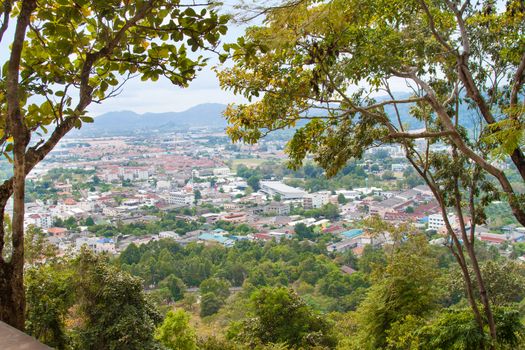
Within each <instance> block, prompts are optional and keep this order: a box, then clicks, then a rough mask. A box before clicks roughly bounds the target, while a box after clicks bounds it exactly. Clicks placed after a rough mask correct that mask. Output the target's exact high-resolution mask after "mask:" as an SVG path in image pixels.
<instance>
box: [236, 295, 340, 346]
mask: <svg viewBox="0 0 525 350" xmlns="http://www.w3.org/2000/svg"><path fill="white" fill-rule="evenodd" d="M251 300H252V308H253V314H254V318H253V319H248V320H245V321H244V322H242V323H241V325H240V330H239V331H238V332H237V334H235V335H234V336H235V337H236V338H238V339H240V340H243V341H244V342H246V343H248V344H250V345H252V346H253V345H256V344H257V343H258V342H260V343H262V344H269V343H286V344H288V345H289V346H290V347H291V348H293V349H304V348H315V347H316V346H318V347H328V348H333V347H334V346H335V343H336V339H335V338H334V335H333V334H332V333H331V329H330V325H329V323H328V322H327V321H326V320H324V319H323V318H322V317H321V316H319V315H317V314H316V313H315V312H314V311H312V310H311V308H310V307H309V306H307V305H306V304H305V303H304V301H303V300H302V299H301V298H300V297H299V296H298V295H297V294H296V293H295V292H294V291H293V290H291V289H287V288H283V287H280V288H271V287H268V288H263V289H261V290H259V291H256V292H255V293H254V294H253V296H252V298H251ZM234 333H235V332H234Z"/></svg>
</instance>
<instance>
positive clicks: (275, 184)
mask: <svg viewBox="0 0 525 350" xmlns="http://www.w3.org/2000/svg"><path fill="white" fill-rule="evenodd" d="M260 184H261V191H262V192H264V193H266V194H268V195H270V196H274V195H276V194H278V195H280V196H281V199H282V200H287V199H302V198H303V197H304V196H305V195H306V192H305V191H303V190H301V189H299V188H295V187H292V186H288V185H286V184H284V183H282V182H281V181H261V183H260Z"/></svg>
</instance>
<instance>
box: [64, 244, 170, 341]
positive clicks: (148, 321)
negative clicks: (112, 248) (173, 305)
mask: <svg viewBox="0 0 525 350" xmlns="http://www.w3.org/2000/svg"><path fill="white" fill-rule="evenodd" d="M105 259H106V258H104V257H103V256H97V255H95V254H93V253H91V252H89V251H87V250H84V251H83V252H82V253H81V254H80V256H79V257H78V258H77V259H76V260H75V261H74V262H73V267H74V269H75V272H76V273H77V276H76V279H77V283H76V285H75V290H76V296H75V297H76V298H77V300H78V303H77V310H78V315H77V317H80V318H81V319H82V325H81V326H79V327H77V328H76V329H75V331H74V337H75V338H76V339H77V342H78V348H79V349H101V350H103V349H115V348H126V349H144V348H151V347H153V344H154V340H153V330H154V327H155V325H156V324H157V323H159V322H160V321H161V318H160V315H159V314H158V312H157V311H156V310H155V308H154V307H153V305H151V304H150V302H149V301H148V300H147V299H146V295H145V293H144V291H143V289H142V283H141V281H140V279H138V278H136V277H132V276H130V275H129V274H127V273H125V272H122V271H119V270H118V269H117V268H115V267H114V266H111V265H110V264H109V263H108V262H107V260H105Z"/></svg>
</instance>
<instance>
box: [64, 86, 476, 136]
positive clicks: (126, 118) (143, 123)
mask: <svg viewBox="0 0 525 350" xmlns="http://www.w3.org/2000/svg"><path fill="white" fill-rule="evenodd" d="M395 95H396V98H407V97H409V94H407V93H397V94H395ZM385 99H387V97H386V96H385V97H378V98H377V101H383V100H385ZM410 107H411V105H409V104H404V105H399V106H398V109H399V112H400V115H401V121H402V123H403V125H405V126H408V129H419V128H423V127H424V123H423V122H421V121H419V120H417V119H415V118H413V117H411V116H410V114H409V111H410ZM225 108H226V105H224V104H220V103H204V104H199V105H197V106H195V107H192V108H190V109H188V110H186V111H183V112H167V113H145V114H137V113H135V112H132V111H119V112H109V113H106V114H102V115H100V116H98V117H96V118H95V122H94V123H91V124H84V125H83V126H82V128H81V129H80V130H75V131H74V132H73V133H72V134H71V136H73V137H75V136H79V135H81V136H117V135H133V134H147V133H152V132H170V131H176V130H187V129H188V128H195V127H207V128H212V129H224V128H225V127H226V124H227V123H226V120H225V119H224V117H223V116H222V112H223V111H224V110H225ZM385 111H386V112H387V114H388V115H389V116H390V117H391V118H392V119H393V120H396V116H395V109H394V106H393V105H387V106H385ZM323 112H324V111H323ZM323 112H321V113H323ZM324 113H325V112H324ZM460 113H461V124H462V125H463V126H465V127H466V128H467V129H470V128H472V126H473V125H475V123H474V121H475V119H476V115H475V113H474V112H473V111H472V110H468V109H467V106H466V105H462V106H461V107H460ZM305 123H306V121H304V122H300V123H298V126H302V125H304V124H305ZM395 124H397V121H395Z"/></svg>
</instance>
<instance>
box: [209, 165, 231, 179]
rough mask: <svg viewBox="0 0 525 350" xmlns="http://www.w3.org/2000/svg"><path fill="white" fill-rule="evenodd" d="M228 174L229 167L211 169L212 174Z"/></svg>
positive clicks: (220, 175) (229, 173)
mask: <svg viewBox="0 0 525 350" xmlns="http://www.w3.org/2000/svg"><path fill="white" fill-rule="evenodd" d="M230 175H231V171H230V168H228V167H222V168H215V169H213V176H217V177H225V176H230Z"/></svg>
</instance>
